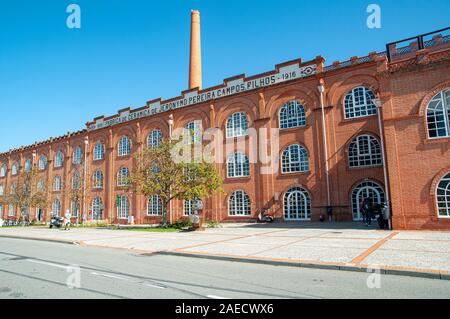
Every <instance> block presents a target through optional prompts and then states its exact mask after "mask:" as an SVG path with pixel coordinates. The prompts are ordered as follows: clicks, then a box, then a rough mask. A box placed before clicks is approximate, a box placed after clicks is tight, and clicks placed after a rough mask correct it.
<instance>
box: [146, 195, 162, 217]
mask: <svg viewBox="0 0 450 319" xmlns="http://www.w3.org/2000/svg"><path fill="white" fill-rule="evenodd" d="M162 213H163V211H162V201H161V198H160V197H159V196H158V195H153V196H150V197H149V199H148V206H147V215H149V216H161V215H162Z"/></svg>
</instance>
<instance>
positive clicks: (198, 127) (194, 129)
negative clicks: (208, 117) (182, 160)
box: [184, 120, 202, 144]
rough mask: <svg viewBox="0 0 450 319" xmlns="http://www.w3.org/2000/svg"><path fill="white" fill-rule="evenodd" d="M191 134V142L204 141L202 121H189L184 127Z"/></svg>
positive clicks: (189, 139)
mask: <svg viewBox="0 0 450 319" xmlns="http://www.w3.org/2000/svg"><path fill="white" fill-rule="evenodd" d="M184 128H185V129H186V130H187V131H188V134H189V136H190V138H189V137H188V141H190V142H189V143H190V144H194V143H199V142H201V141H202V122H201V121H199V120H196V121H192V122H189V123H188V124H186V126H185V127H184Z"/></svg>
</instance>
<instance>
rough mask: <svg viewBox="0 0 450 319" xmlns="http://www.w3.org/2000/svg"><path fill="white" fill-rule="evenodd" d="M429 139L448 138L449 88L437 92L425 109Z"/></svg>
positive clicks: (449, 114) (449, 115)
mask: <svg viewBox="0 0 450 319" xmlns="http://www.w3.org/2000/svg"><path fill="white" fill-rule="evenodd" d="M427 122H428V135H429V137H430V138H440V137H450V88H449V89H446V90H444V91H442V92H439V93H438V94H437V95H436V96H435V97H434V98H433V99H432V100H431V101H430V103H429V104H428V107H427Z"/></svg>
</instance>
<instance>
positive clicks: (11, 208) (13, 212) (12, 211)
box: [8, 204, 16, 217]
mask: <svg viewBox="0 0 450 319" xmlns="http://www.w3.org/2000/svg"><path fill="white" fill-rule="evenodd" d="M8 216H9V217H14V216H16V207H14V205H11V204H10V205H9V213H8Z"/></svg>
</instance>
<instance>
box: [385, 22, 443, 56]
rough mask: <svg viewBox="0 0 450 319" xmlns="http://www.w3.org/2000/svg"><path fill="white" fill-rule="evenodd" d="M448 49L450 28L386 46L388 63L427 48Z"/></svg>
mask: <svg viewBox="0 0 450 319" xmlns="http://www.w3.org/2000/svg"><path fill="white" fill-rule="evenodd" d="M434 47H435V48H437V49H439V48H440V47H442V49H444V48H447V47H449V48H450V27H448V28H445V29H441V30H437V31H433V32H429V33H425V34H421V35H418V36H415V37H412V38H408V39H404V40H400V41H395V42H391V43H388V44H387V45H386V53H387V57H388V60H389V62H392V61H394V60H396V59H400V58H403V57H405V56H407V55H409V54H413V53H415V52H416V51H419V50H423V49H428V48H434Z"/></svg>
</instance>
